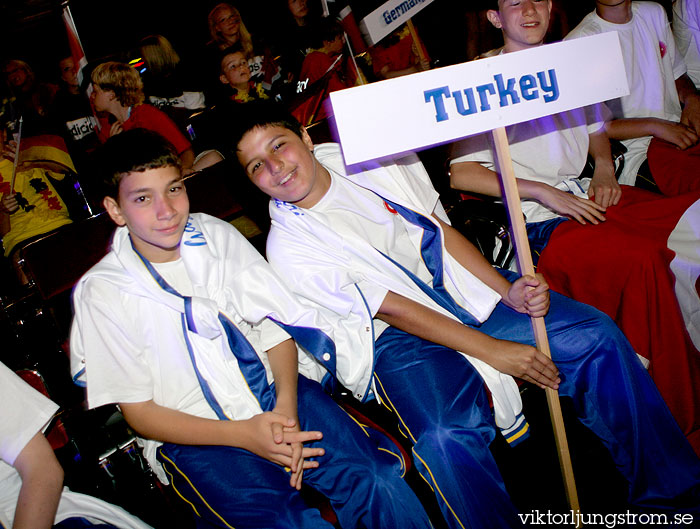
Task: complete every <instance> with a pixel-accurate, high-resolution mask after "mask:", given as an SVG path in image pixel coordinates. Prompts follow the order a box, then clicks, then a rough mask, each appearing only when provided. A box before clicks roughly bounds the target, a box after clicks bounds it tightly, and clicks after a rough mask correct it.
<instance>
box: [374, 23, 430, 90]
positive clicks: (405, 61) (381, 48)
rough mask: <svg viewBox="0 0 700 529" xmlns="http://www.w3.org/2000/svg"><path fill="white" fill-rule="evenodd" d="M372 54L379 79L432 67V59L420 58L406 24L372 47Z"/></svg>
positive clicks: (375, 72) (375, 71)
mask: <svg viewBox="0 0 700 529" xmlns="http://www.w3.org/2000/svg"><path fill="white" fill-rule="evenodd" d="M420 45H421V44H420V43H418V46H420ZM370 54H371V55H372V68H373V69H374V74H375V75H376V76H377V77H378V78H379V79H391V78H393V77H400V76H402V75H408V74H411V73H416V72H422V71H425V70H429V69H430V60H428V59H425V60H421V59H420V56H419V54H418V49H417V48H416V43H414V42H413V37H412V36H411V33H410V32H409V30H408V27H407V26H406V25H404V26H402V27H400V28H399V29H397V30H395V31H394V32H392V33H391V34H390V35H388V36H387V37H385V38H383V39H382V40H381V41H379V42H378V43H377V44H376V45H374V46H373V47H372V48H370Z"/></svg>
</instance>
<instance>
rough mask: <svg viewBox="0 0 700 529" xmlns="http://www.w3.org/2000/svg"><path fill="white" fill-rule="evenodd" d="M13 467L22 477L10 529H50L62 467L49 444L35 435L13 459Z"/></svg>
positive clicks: (58, 497)
mask: <svg viewBox="0 0 700 529" xmlns="http://www.w3.org/2000/svg"><path fill="white" fill-rule="evenodd" d="M14 467H15V469H16V470H17V472H18V473H19V475H20V477H21V478H22V488H21V489H20V491H19V498H18V499H17V509H16V510H15V518H14V522H13V524H12V527H13V528H14V529H42V528H50V527H53V524H54V520H55V518H56V509H57V508H58V502H59V500H60V498H61V490H62V489H63V468H61V465H60V464H59V462H58V460H57V459H56V456H55V455H54V453H53V450H52V449H51V445H50V444H49V442H48V441H47V440H46V437H44V434H43V433H41V432H38V433H37V434H36V435H34V437H32V439H31V440H30V441H29V442H28V443H27V444H26V446H25V447H24V449H22V451H21V452H20V453H19V455H18V456H17V459H15V462H14Z"/></svg>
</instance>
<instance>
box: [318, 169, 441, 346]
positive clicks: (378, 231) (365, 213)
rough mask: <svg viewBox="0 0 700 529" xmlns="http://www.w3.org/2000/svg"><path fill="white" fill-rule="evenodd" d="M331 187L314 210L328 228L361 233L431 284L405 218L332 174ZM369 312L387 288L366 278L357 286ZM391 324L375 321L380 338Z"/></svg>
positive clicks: (379, 302)
mask: <svg viewBox="0 0 700 529" xmlns="http://www.w3.org/2000/svg"><path fill="white" fill-rule="evenodd" d="M329 173H330V175H331V185H330V188H329V189H328V191H327V192H326V194H325V195H324V196H323V198H322V199H321V200H320V201H319V202H318V203H317V204H316V205H315V206H314V207H313V208H311V209H313V211H315V212H317V213H321V214H323V215H324V216H325V219H326V220H327V222H328V226H329V227H330V228H331V229H333V230H334V231H335V232H336V233H338V234H340V235H341V236H343V235H349V234H355V235H357V234H359V235H360V236H361V237H363V238H364V239H365V240H366V241H367V242H369V243H370V244H371V245H372V246H374V247H375V248H376V249H377V250H379V251H380V252H382V253H383V254H384V255H387V256H389V257H391V258H392V259H393V260H394V261H396V262H398V263H400V264H401V265H402V266H403V267H405V268H406V269H407V270H409V271H410V272H412V273H413V274H415V275H416V276H418V278H419V279H421V280H422V281H424V282H425V283H427V284H428V285H432V281H433V278H432V275H431V274H430V272H429V271H428V267H427V266H426V265H425V263H424V262H423V261H422V260H420V259H416V250H415V246H414V245H413V243H411V240H410V238H409V236H408V231H407V230H406V225H405V222H404V221H403V217H401V215H399V214H398V212H396V211H395V210H394V209H393V208H392V207H391V206H390V205H389V204H387V203H386V202H385V201H384V200H383V199H382V198H380V197H379V196H378V195H377V194H375V193H373V192H372V191H369V190H367V189H365V188H363V187H360V186H358V185H356V184H353V183H352V182H350V181H349V180H348V179H346V178H342V177H339V176H337V175H336V174H334V172H333V171H329ZM357 285H358V287H359V288H360V290H361V291H362V294H363V296H364V297H365V300H366V301H367V305H368V307H369V309H370V312H371V313H372V314H373V315H374V314H376V313H377V311H378V310H379V308H380V306H381V304H382V302H383V301H384V298H385V297H386V294H387V289H386V288H385V287H382V286H380V285H377V284H375V283H372V282H371V281H368V280H366V279H361V280H359V281H358V283H357ZM387 327H389V324H388V323H386V322H384V321H382V320H379V319H377V318H375V319H374V335H375V337H378V336H379V335H380V334H381V333H382V332H383V331H384V330H385V329H386V328H387Z"/></svg>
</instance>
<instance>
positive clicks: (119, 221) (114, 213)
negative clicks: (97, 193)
mask: <svg viewBox="0 0 700 529" xmlns="http://www.w3.org/2000/svg"><path fill="white" fill-rule="evenodd" d="M102 205H103V206H104V208H105V210H107V214H108V215H109V216H110V218H111V219H112V220H113V221H114V223H115V224H116V225H117V226H124V225H125V224H126V219H125V218H124V216H123V215H122V210H121V208H120V207H119V203H118V202H117V201H116V200H114V199H113V198H112V197H105V198H104V200H103V201H102Z"/></svg>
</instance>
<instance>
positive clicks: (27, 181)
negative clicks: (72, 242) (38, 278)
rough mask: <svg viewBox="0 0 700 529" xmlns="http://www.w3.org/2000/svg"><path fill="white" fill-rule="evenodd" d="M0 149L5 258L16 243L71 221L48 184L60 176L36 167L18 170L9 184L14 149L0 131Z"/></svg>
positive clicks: (1, 230) (0, 224)
mask: <svg viewBox="0 0 700 529" xmlns="http://www.w3.org/2000/svg"><path fill="white" fill-rule="evenodd" d="M0 148H2V152H1V153H0V196H1V198H0V237H2V245H3V248H4V255H5V256H6V257H8V256H10V254H11V253H12V251H13V250H14V249H15V248H16V246H17V245H18V244H19V243H21V242H23V241H26V240H27V239H30V238H32V237H36V236H37V235H43V234H44V233H48V232H50V231H52V230H55V229H57V228H59V227H61V226H63V225H65V224H69V223H70V222H71V219H70V217H69V215H68V209H67V208H66V205H65V203H64V202H63V199H62V198H61V197H60V196H59V194H58V193H57V192H56V189H55V188H54V185H53V183H52V179H53V180H60V179H62V178H63V176H64V175H63V174H59V173H56V172H53V171H48V170H45V169H41V168H39V167H29V168H26V169H22V168H18V169H17V173H16V175H15V178H14V182H13V178H12V172H13V165H14V157H15V152H14V146H13V145H10V144H9V143H7V142H6V141H5V130H4V129H2V128H0Z"/></svg>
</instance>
